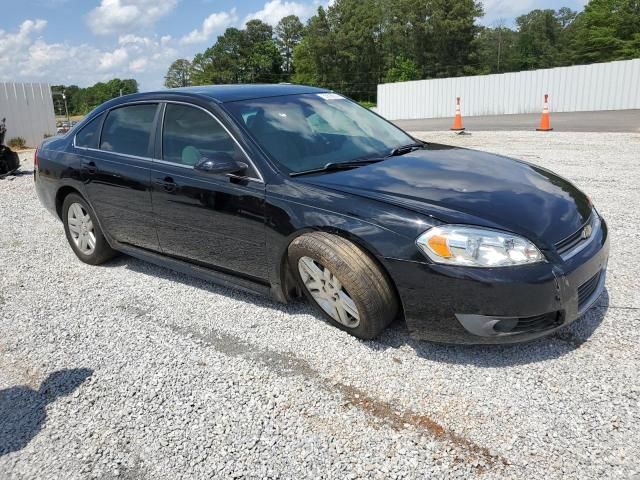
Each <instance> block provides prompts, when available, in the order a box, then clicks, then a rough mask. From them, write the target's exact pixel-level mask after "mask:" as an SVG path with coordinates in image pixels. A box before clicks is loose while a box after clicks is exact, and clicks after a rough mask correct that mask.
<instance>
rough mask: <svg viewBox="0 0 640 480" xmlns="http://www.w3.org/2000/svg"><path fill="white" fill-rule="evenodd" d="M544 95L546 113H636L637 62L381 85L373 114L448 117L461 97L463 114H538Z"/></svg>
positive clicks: (639, 99) (639, 94) (639, 100)
mask: <svg viewBox="0 0 640 480" xmlns="http://www.w3.org/2000/svg"><path fill="white" fill-rule="evenodd" d="M546 93H548V94H549V95H550V98H549V106H550V109H551V111H552V112H579V111H583V112H584V111H596V110H627V109H640V59H635V60H625V61H620V62H609V63H596V64H593V65H578V66H575V67H560V68H551V69H548V70H533V71H529V72H517V73H504V74H499V75H481V76H475V77H458V78H442V79H435V80H417V81H413V82H399V83H387V84H382V85H378V106H377V110H376V111H377V112H378V113H379V114H380V115H382V116H384V117H386V118H389V119H392V120H397V119H415V118H441V117H452V116H453V114H454V111H455V100H456V97H461V98H462V101H461V102H462V114H463V115H468V116H476V115H503V114H514V113H539V112H540V111H541V110H542V103H543V97H544V94H546Z"/></svg>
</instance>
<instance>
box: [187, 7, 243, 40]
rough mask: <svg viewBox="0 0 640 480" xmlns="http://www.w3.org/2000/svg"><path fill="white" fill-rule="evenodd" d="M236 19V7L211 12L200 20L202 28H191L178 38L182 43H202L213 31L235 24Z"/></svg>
mask: <svg viewBox="0 0 640 480" xmlns="http://www.w3.org/2000/svg"><path fill="white" fill-rule="evenodd" d="M237 21H238V15H237V14H236V9H235V8H234V9H232V10H231V11H229V12H217V13H212V14H211V15H209V16H208V17H207V18H205V19H204V21H203V22H202V28H200V29H195V30H192V31H191V32H190V33H188V34H187V35H185V36H184V37H182V38H181V39H180V43H181V44H183V45H191V44H193V43H203V42H206V41H208V40H209V39H210V38H211V37H212V36H213V35H214V34H215V33H222V31H223V30H224V29H225V28H227V27H229V26H231V25H233V24H235V23H236V22H237Z"/></svg>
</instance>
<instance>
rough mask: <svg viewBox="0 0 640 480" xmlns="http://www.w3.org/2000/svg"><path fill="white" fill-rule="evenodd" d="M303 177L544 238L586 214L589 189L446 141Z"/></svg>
mask: <svg viewBox="0 0 640 480" xmlns="http://www.w3.org/2000/svg"><path fill="white" fill-rule="evenodd" d="M300 180H303V181H305V182H308V183H312V184H314V185H317V186H322V187H325V188H331V189H334V190H339V191H343V192H349V193H352V194H355V195H359V196H363V197H367V198H371V199H374V200H379V201H384V202H388V203H392V204H395V205H399V206H402V207H404V208H408V209H411V210H414V211H417V212H420V213H423V214H427V215H429V216H432V217H434V218H436V219H438V220H440V221H442V222H445V223H465V224H473V225H483V226H488V227H493V228H500V229H504V230H508V231H511V232H515V233H518V234H521V235H525V236H527V237H528V238H530V239H532V240H538V241H541V242H542V243H547V244H553V243H556V242H558V241H560V240H562V239H564V238H566V237H568V236H569V235H571V234H573V233H575V232H576V231H577V230H578V229H579V228H580V227H581V226H582V225H583V224H584V223H585V222H586V221H587V220H588V218H589V216H590V214H591V202H590V201H589V199H588V198H587V197H586V195H584V194H583V193H582V192H581V191H580V190H578V189H577V188H576V187H575V186H573V185H572V184H571V183H570V182H568V181H567V180H565V179H563V178H562V177H559V176H558V175H556V174H554V173H552V172H550V171H548V170H546V169H544V168H540V167H537V166H535V165H531V164H528V163H526V162H522V161H518V160H514V159H511V158H507V157H503V156H500V155H494V154H490V153H486V152H480V151H477V150H469V149H464V148H458V147H450V146H446V145H437V144H429V145H428V146H427V148H425V149H424V150H418V151H415V152H412V153H409V154H406V155H403V156H398V157H391V158H389V159H387V160H385V161H383V162H379V163H375V164H370V165H366V166H363V167H359V168H355V169H352V170H344V171H338V172H332V173H326V174H322V175H316V176H309V177H304V178H300Z"/></svg>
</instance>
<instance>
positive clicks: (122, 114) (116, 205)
mask: <svg viewBox="0 0 640 480" xmlns="http://www.w3.org/2000/svg"><path fill="white" fill-rule="evenodd" d="M158 109H159V104H158V103H140V104H131V105H124V106H120V107H116V108H113V109H111V110H109V111H108V112H107V113H106V114H103V115H102V116H101V117H100V118H99V119H96V120H95V121H94V122H100V125H101V130H100V129H97V128H96V125H92V124H91V123H90V124H88V125H87V126H86V127H85V128H83V129H82V130H81V131H80V132H78V134H77V135H76V137H75V142H76V149H80V150H84V151H83V152H82V154H81V176H82V180H83V182H84V183H85V190H86V192H87V195H88V196H89V200H90V202H91V204H92V206H93V208H94V209H95V211H96V214H97V215H98V218H99V220H100V223H101V226H102V227H103V229H105V230H106V231H107V232H108V233H109V235H111V237H113V238H114V239H115V240H117V241H118V242H121V243H125V244H129V245H134V246H137V247H142V248H146V249H149V250H159V243H158V237H157V234H156V230H155V225H154V220H153V212H152V208H151V191H150V187H151V180H150V175H151V170H150V166H151V156H152V154H151V152H152V149H153V142H154V139H155V125H156V122H157V121H158V120H157V112H158ZM92 123H93V122H92ZM90 127H91V128H90ZM85 129H86V131H85ZM92 130H95V132H93V133H92ZM100 131H101V134H100V135H99V136H98V135H97V134H96V133H100Z"/></svg>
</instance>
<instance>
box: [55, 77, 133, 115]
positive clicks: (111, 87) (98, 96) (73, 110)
mask: <svg viewBox="0 0 640 480" xmlns="http://www.w3.org/2000/svg"><path fill="white" fill-rule="evenodd" d="M63 91H64V93H65V96H66V97H67V107H68V108H69V114H70V115H85V114H87V113H89V111H91V110H93V109H94V108H95V107H97V106H98V105H100V104H101V103H104V102H106V101H107V100H111V99H112V98H116V97H118V96H120V95H128V94H130V93H136V92H137V91H138V82H137V81H135V80H133V79H125V80H123V79H120V78H114V79H112V80H109V81H108V82H106V83H104V82H98V83H96V84H94V85H92V86H90V87H87V88H79V87H77V86H76V85H70V86H64V85H54V86H52V87H51V92H52V93H53V94H54V102H57V103H56V111H60V108H62V109H64V104H63V103H60V105H59V106H58V102H59V100H58V98H60V99H61V98H62V97H61V96H60V94H61V93H62V92H63Z"/></svg>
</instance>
